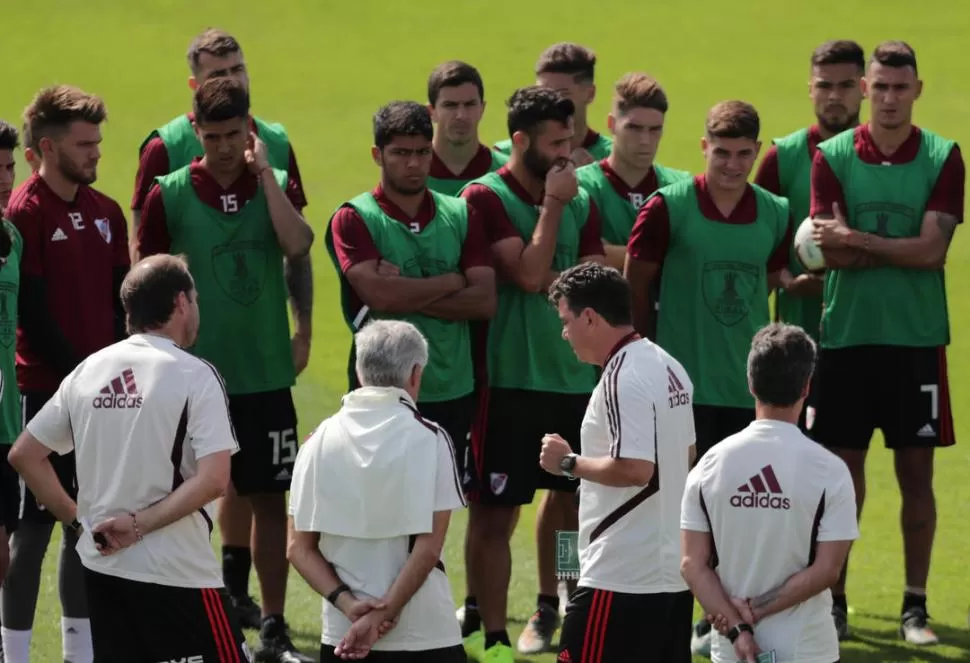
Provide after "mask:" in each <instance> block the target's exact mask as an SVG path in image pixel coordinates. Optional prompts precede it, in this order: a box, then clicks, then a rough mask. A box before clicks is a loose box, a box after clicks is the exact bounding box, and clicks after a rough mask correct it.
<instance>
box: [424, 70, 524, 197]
mask: <svg viewBox="0 0 970 663" xmlns="http://www.w3.org/2000/svg"><path fill="white" fill-rule="evenodd" d="M428 110H429V111H431V119H432V120H433V121H434V123H435V124H436V125H438V129H437V131H435V132H434V139H433V140H432V146H433V148H434V150H433V152H432V154H431V172H430V174H429V175H428V188H429V189H431V190H432V191H437V192H438V193H443V194H445V195H446V196H453V195H455V194H457V193H458V192H459V191H460V190H461V188H462V187H463V186H465V184H467V183H468V182H470V181H471V180H473V179H475V178H477V177H481V176H482V175H484V174H485V173H490V172H492V171H494V170H498V169H499V168H500V167H501V166H502V165H504V164H505V162H506V161H508V157H507V156H506V155H504V154H501V153H499V152H496V151H495V150H490V149H489V148H488V147H486V146H485V145H482V143H481V142H480V141H479V138H478V124H479V123H480V122H481V121H482V114H483V113H484V112H485V85H484V84H483V83H482V75H481V74H480V73H479V72H478V70H477V69H475V67H473V66H471V65H470V64H467V63H465V62H459V61H457V60H451V61H449V62H445V63H443V64H440V65H438V66H437V67H436V68H435V70H434V71H432V72H431V76H429V77H428Z"/></svg>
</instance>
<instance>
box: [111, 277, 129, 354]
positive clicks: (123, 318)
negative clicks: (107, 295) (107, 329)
mask: <svg viewBox="0 0 970 663" xmlns="http://www.w3.org/2000/svg"><path fill="white" fill-rule="evenodd" d="M126 276H128V266H127V265H124V266H118V267H115V268H114V273H113V274H112V292H111V303H112V307H113V310H114V328H115V340H118V341H120V340H123V339H125V338H127V337H128V325H127V317H128V316H127V314H126V313H125V307H124V306H123V305H122V303H121V284H122V283H124V280H125V277H126Z"/></svg>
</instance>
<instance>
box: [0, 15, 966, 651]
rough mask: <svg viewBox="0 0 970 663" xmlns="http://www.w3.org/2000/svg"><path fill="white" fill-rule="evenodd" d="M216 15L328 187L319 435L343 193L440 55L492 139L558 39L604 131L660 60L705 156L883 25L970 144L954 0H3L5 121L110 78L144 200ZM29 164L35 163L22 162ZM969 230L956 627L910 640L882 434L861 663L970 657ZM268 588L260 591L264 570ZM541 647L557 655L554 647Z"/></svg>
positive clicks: (527, 550)
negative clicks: (712, 124) (736, 118)
mask: <svg viewBox="0 0 970 663" xmlns="http://www.w3.org/2000/svg"><path fill="white" fill-rule="evenodd" d="M210 25H215V26H220V27H223V28H225V29H227V30H229V31H230V32H232V33H234V34H235V35H236V36H237V37H238V38H239V39H240V41H241V43H242V44H243V47H244V49H245V53H246V57H247V62H248V65H249V68H250V75H251V78H252V90H253V99H254V109H255V111H256V112H257V113H258V114H259V115H261V116H263V117H265V118H268V119H272V120H275V121H280V122H283V123H284V124H285V125H286V127H287V129H288V130H289V132H290V135H291V137H292V140H293V143H294V145H295V148H296V152H297V156H298V158H299V162H300V167H301V170H302V172H303V177H304V184H305V187H306V190H307V198H308V199H309V201H310V206H309V208H308V209H307V210H306V214H307V218H308V219H309V220H310V221H311V222H312V223H313V224H314V226H315V228H316V229H317V237H318V241H317V244H316V246H315V247H314V251H313V255H314V259H315V261H316V306H315V318H314V327H315V329H314V342H313V352H312V357H311V362H310V366H309V368H308V369H307V371H306V372H305V373H304V374H303V375H302V376H301V377H300V380H299V384H298V385H297V388H296V400H297V405H298V408H299V413H300V421H301V429H302V432H303V433H305V432H307V431H308V430H309V428H310V427H311V426H313V425H314V424H315V423H316V422H317V421H319V420H320V419H321V418H323V417H325V416H326V415H327V414H329V413H330V412H332V411H333V409H334V408H335V407H336V405H337V403H338V399H339V395H340V393H341V391H342V389H343V387H344V375H345V373H344V367H345V365H346V364H345V361H346V352H347V344H348V338H349V337H348V334H347V332H346V330H345V328H344V325H343V321H342V319H341V316H340V315H339V312H338V308H337V301H338V300H337V289H336V287H335V278H334V274H333V270H332V268H331V266H330V263H329V261H328V259H327V257H326V252H325V250H324V248H323V242H322V237H323V229H324V227H325V224H326V222H327V219H328V218H329V216H330V213H331V211H332V209H333V208H334V207H335V206H336V205H338V204H339V203H340V202H342V201H344V200H347V199H349V198H350V197H352V196H354V195H355V194H357V193H359V192H360V191H362V190H366V189H369V188H371V187H372V186H373V184H374V182H375V179H376V177H377V169H376V168H375V166H374V165H373V163H372V162H371V160H370V156H369V152H368V148H369V146H370V144H371V137H370V118H371V115H372V113H373V112H374V110H375V109H376V108H377V107H378V106H379V105H380V104H382V103H384V102H386V101H388V100H391V99H401V98H410V99H416V100H418V101H422V102H423V101H425V99H426V97H425V94H426V93H425V85H426V80H427V75H428V73H429V72H430V70H431V69H432V68H433V67H434V66H435V65H436V64H438V63H439V62H441V61H443V60H446V59H452V58H460V59H464V60H467V61H468V62H471V63H472V64H474V65H475V66H477V67H478V68H479V69H480V70H481V71H482V74H483V76H484V78H485V84H486V99H487V100H488V102H489V107H488V110H487V112H486V114H485V119H484V122H483V125H482V136H483V138H484V139H485V140H486V141H488V142H492V141H495V140H499V139H501V138H505V137H507V136H506V135H505V132H504V130H503V125H504V105H503V102H504V99H505V98H506V97H507V96H508V94H509V93H510V92H511V91H512V89H513V88H515V87H517V86H520V85H524V84H529V83H531V82H532V81H533V75H532V72H533V65H534V62H535V59H536V56H537V55H538V53H539V51H540V50H541V49H542V48H544V47H545V46H547V45H549V44H551V43H553V42H556V41H562V40H575V41H579V42H581V43H584V44H586V45H588V46H590V47H592V48H594V49H595V50H596V52H597V54H598V56H599V62H598V67H597V81H598V83H599V87H600V95H599V98H598V99H597V101H596V103H595V105H594V107H593V109H592V111H591V123H592V125H593V126H594V127H595V128H599V129H603V128H605V116H606V112H607V109H608V103H609V97H610V88H611V85H612V82H613V81H614V80H615V79H616V78H618V77H619V76H620V75H621V74H623V73H625V72H627V71H632V70H643V71H647V72H649V73H651V74H653V75H654V76H656V77H657V78H658V79H659V80H660V81H661V83H662V84H663V85H664V87H665V88H666V90H667V93H668V95H669V98H670V101H671V111H670V113H668V118H667V130H666V136H665V137H664V141H663V145H662V148H661V153H660V160H661V161H662V162H663V163H665V164H667V165H670V166H674V167H679V168H688V169H698V168H699V167H700V165H701V154H700V149H699V138H700V136H701V133H702V131H703V121H704V115H705V113H706V111H707V109H708V108H709V107H710V106H711V105H713V104H714V103H716V102H717V101H720V100H723V99H729V98H741V99H745V100H747V101H750V102H752V103H753V104H754V105H755V106H756V107H757V108H758V110H759V111H760V113H761V119H762V125H763V132H764V139H765V141H766V142H767V140H768V139H770V138H771V137H772V136H779V135H784V134H785V133H788V132H790V131H792V130H794V129H797V128H799V127H801V126H804V125H806V124H808V123H809V122H811V121H812V120H813V117H812V114H811V107H810V104H809V100H808V98H807V86H806V81H807V74H808V57H809V54H810V52H811V50H812V49H813V48H814V47H815V46H816V45H818V44H819V43H821V42H822V41H824V40H826V39H831V38H852V39H856V40H858V41H859V42H860V43H862V44H863V46H864V47H865V48H866V50H867V51H869V50H871V48H872V47H873V46H874V45H875V44H876V43H877V42H878V41H881V40H884V39H904V40H907V41H908V42H909V43H910V44H912V45H913V46H914V48H915V49H916V51H917V53H918V57H919V64H920V75H921V77H922V78H923V80H924V81H925V83H926V84H925V88H924V94H923V99H922V100H920V101H919V102H918V106H917V108H918V110H917V114H916V119H917V122H918V123H920V124H925V125H926V126H927V127H930V128H932V129H934V130H936V131H937V132H939V133H941V134H943V135H944V136H947V137H949V138H953V139H956V140H958V141H959V142H961V143H962V144H963V145H964V146H966V145H968V144H970V140H967V139H970V129H968V125H967V123H966V118H967V116H968V114H970V101H968V97H967V96H966V86H965V81H966V79H967V73H968V70H967V65H966V57H965V53H966V50H965V43H966V35H967V34H970V6H964V5H962V4H960V3H954V2H946V1H945V0H923V2H921V3H918V4H916V3H911V2H904V1H903V0H885V1H884V2H882V3H879V5H878V7H874V6H872V5H869V4H866V3H863V2H862V1H861V0H843V1H842V2H839V3H836V4H834V5H825V6H824V7H823V6H819V5H817V4H816V5H808V4H804V3H786V2H767V0H736V1H735V2H733V3H723V2H715V1H714V0H694V2H690V3H682V2H672V1H666V2H650V3H644V2H632V1H631V0H599V1H591V0H586V1H585V2H579V1H578V0H559V1H557V2H551V0H537V1H536V2H532V3H522V2H514V1H513V0H491V1H490V2H482V1H481V0H477V1H476V0H451V1H450V2H446V1H444V0H423V1H422V2H410V3H403V2H391V1H390V0H371V1H370V2H363V3H361V2H356V3H354V2H352V3H346V4H343V3H332V2H315V1H313V0H291V2H287V3H275V2H273V3H267V2H264V3H255V2H253V3H245V4H243V3H239V2H227V1H226V0H202V1H200V2H186V1H185V0H143V1H141V2H137V3H136V2H131V3H127V2H118V1H116V0H115V1H112V0H90V1H89V2H85V3H73V4H65V3H55V4H53V5H51V7H49V8H46V9H45V10H44V11H40V10H39V8H38V7H37V6H36V4H34V3H28V2H26V1H25V0H17V1H14V2H10V3H7V5H5V6H4V26H5V28H6V29H5V30H4V37H3V46H4V48H3V53H4V58H3V61H4V63H5V65H6V67H5V76H4V83H3V94H2V95H0V117H3V118H6V119H8V120H18V119H19V116H20V113H21V111H22V109H23V107H24V106H25V105H26V104H27V103H28V101H29V100H30V98H31V96H32V95H33V94H34V92H35V91H36V90H37V89H39V88H40V87H41V86H43V85H48V84H51V83H55V82H62V83H72V84H76V85H79V86H81V87H83V88H85V89H87V90H89V91H92V92H96V93H98V94H100V95H102V96H103V97H104V98H105V100H106V102H107V105H108V109H109V116H110V117H109V122H108V124H107V125H106V126H105V127H104V137H105V142H104V145H103V152H104V158H103V160H102V162H101V169H100V179H99V181H98V184H97V186H98V187H99V188H100V189H101V190H102V191H105V192H106V193H108V194H110V195H112V196H113V197H115V198H116V199H117V200H118V201H119V202H120V203H121V204H122V206H123V207H124V208H127V207H128V202H129V200H130V198H131V194H132V184H133V181H134V174H135V168H136V165H137V151H138V146H139V145H140V143H141V141H142V139H143V138H144V137H145V135H146V134H147V133H148V132H149V131H150V130H151V129H152V128H153V127H156V126H159V125H161V124H162V123H164V122H166V121H167V120H169V119H171V118H172V117H173V116H175V115H176V114H178V113H182V112H185V111H187V110H188V109H189V106H190V93H189V90H188V88H187V87H186V78H187V76H188V72H187V68H186V64H185V59H184V54H185V51H186V48H187V46H188V43H189V41H190V40H191V38H192V37H193V36H194V35H195V34H196V33H198V32H199V31H200V30H201V29H202V28H204V27H206V26H210ZM864 112H865V111H864ZM26 174H27V168H26V166H22V167H21V169H20V176H21V178H23V177H25V176H26ZM966 232H967V231H966V230H962V231H961V232H958V233H957V237H956V239H955V241H954V244H953V247H952V249H951V251H950V259H949V264H948V270H947V275H948V280H949V287H950V313H951V320H952V327H953V330H954V334H953V335H954V342H953V345H952V346H951V350H950V375H951V378H952V380H953V384H952V394H953V404H954V408H955V411H956V413H957V418H956V419H957V420H956V426H957V435H958V437H959V438H961V441H960V443H959V444H958V446H956V447H955V448H951V449H948V450H945V451H943V452H941V453H940V454H939V461H938V463H937V474H936V486H937V496H938V509H939V525H938V530H937V543H936V549H935V555H934V560H933V571H932V575H931V577H930V583H929V609H930V612H931V614H932V615H933V618H934V621H933V626H934V628H936V630H937V632H938V634H939V635H940V638H941V640H942V642H943V643H944V644H943V645H941V646H940V647H937V648H933V649H931V650H917V649H915V648H911V647H908V646H905V645H903V644H902V643H901V642H900V641H899V639H898V637H897V636H896V628H897V616H898V614H899V607H900V601H901V595H902V586H903V577H902V568H903V567H902V544H901V539H900V534H899V526H898V510H899V497H898V491H897V488H896V485H895V480H894V478H893V474H892V463H891V457H890V455H889V454H888V453H887V452H886V451H885V450H884V449H883V448H882V445H881V442H880V441H878V440H877V441H876V442H875V444H874V447H873V453H872V454H871V459H870V464H869V484H868V502H867V505H866V510H865V515H864V518H863V522H862V539H861V541H860V542H859V544H858V545H857V546H856V548H855V553H854V555H853V557H852V567H851V576H850V580H849V601H850V604H851V606H852V608H854V615H852V617H851V626H852V629H853V631H854V634H855V637H854V638H853V639H852V640H850V641H849V642H847V643H845V645H844V647H843V651H842V660H843V661H844V662H846V663H877V662H879V663H883V662H889V661H927V662H934V663H935V662H940V661H958V660H963V661H965V660H968V659H970V633H968V627H967V609H968V605H970V572H968V571H967V564H966V560H967V550H968V548H970V534H968V533H967V529H966V523H967V516H966V514H967V508H968V506H970V484H968V482H967V481H966V478H965V476H964V472H966V471H967V469H968V467H970V451H968V449H970V439H968V437H967V436H968V434H970V426H968V419H967V418H966V417H964V416H963V411H962V405H961V404H962V403H965V402H966V399H967V397H968V381H970V343H968V342H967V338H968V335H967V331H966V330H967V329H968V326H970V312H968V309H967V304H966V298H965V296H964V295H963V294H962V293H964V292H966V290H967V288H968V286H970V267H968V258H970V240H968V239H967V238H966V237H965V236H964V235H965V233H966ZM464 523H465V516H464V514H459V515H458V516H457V517H456V518H455V519H454V521H453V525H452V531H451V534H450V536H449V540H448V549H447V556H448V559H447V563H448V566H449V568H451V569H455V570H456V571H454V572H452V576H451V579H452V585H453V588H454V590H455V596H456V599H458V600H460V599H461V596H462V594H463V590H464V587H463V579H462V576H461V572H460V571H458V570H459V569H461V568H462V562H461V541H462V536H463V530H464ZM533 523H534V512H533V510H532V509H525V510H523V517H522V522H521V524H520V526H519V528H518V531H517V533H516V537H515V541H514V572H513V579H512V587H511V590H510V593H511V596H510V603H509V610H510V615H511V619H512V624H511V627H512V629H513V634H512V635H513V642H514V639H515V637H517V635H518V630H519V629H521V626H522V624H523V623H524V621H525V620H526V619H527V618H528V616H529V614H530V613H531V612H532V610H533V605H534V600H535V592H536V587H535V549H534V544H533V541H532V536H533V534H532V532H533ZM215 543H216V544H217V543H218V542H215ZM51 551H52V552H51V553H50V554H49V555H48V559H47V562H46V564H45V567H44V574H45V577H44V583H43V587H42V592H41V597H40V602H39V605H38V608H37V617H36V621H35V627H34V645H33V660H35V661H39V662H48V661H55V660H61V659H60V651H61V649H60V622H59V617H60V608H59V605H58V600H57V583H56V574H55V567H56V556H57V555H56V548H55V547H54V544H52V548H51ZM253 593H254V594H258V593H257V592H256V586H255V580H254V581H253ZM287 618H288V620H289V621H290V624H291V626H292V630H293V635H294V637H295V639H296V640H297V642H298V644H299V645H300V646H301V647H302V648H303V649H304V651H307V652H316V651H317V649H318V648H319V645H318V643H319V634H320V599H319V598H318V597H317V596H315V595H314V594H313V593H312V592H311V591H310V590H309V589H308V588H307V586H306V584H305V583H304V582H303V580H302V579H301V578H300V577H299V576H298V575H297V574H295V573H294V574H292V575H291V581H290V592H289V601H288V605H287ZM159 628H164V624H159ZM173 637H175V636H174V634H173ZM251 641H252V640H251ZM523 660H534V661H543V662H545V663H550V662H551V661H553V660H554V656H552V655H544V656H540V657H536V658H533V659H525V658H524V659H523ZM698 660H700V659H698Z"/></svg>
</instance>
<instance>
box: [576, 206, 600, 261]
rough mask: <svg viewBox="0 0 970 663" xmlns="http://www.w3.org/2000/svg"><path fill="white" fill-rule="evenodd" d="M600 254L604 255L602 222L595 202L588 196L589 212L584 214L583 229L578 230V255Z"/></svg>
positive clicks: (582, 256) (581, 256)
mask: <svg viewBox="0 0 970 663" xmlns="http://www.w3.org/2000/svg"><path fill="white" fill-rule="evenodd" d="M602 255H606V249H604V248H603V223H602V222H601V221H600V212H599V210H598V209H597V208H596V203H594V202H593V199H592V198H590V200H589V214H587V215H586V223H584V224H583V229H582V230H581V231H579V257H580V258H585V257H586V256H602Z"/></svg>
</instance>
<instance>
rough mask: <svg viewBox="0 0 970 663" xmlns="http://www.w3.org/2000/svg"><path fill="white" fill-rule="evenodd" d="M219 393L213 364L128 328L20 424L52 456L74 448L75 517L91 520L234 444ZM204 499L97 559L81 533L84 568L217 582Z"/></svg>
mask: <svg viewBox="0 0 970 663" xmlns="http://www.w3.org/2000/svg"><path fill="white" fill-rule="evenodd" d="M227 403H228V399H227V397H226V390H225V387H224V385H223V383H222V378H221V377H220V376H219V374H218V372H217V371H216V370H215V368H213V367H212V365H211V364H209V363H208V362H205V361H203V360H202V359H199V358H197V357H195V356H193V355H191V354H189V353H187V352H185V351H184V350H182V349H181V348H179V347H178V346H177V345H175V343H174V342H173V341H172V340H171V339H168V338H166V337H162V336H157V335H151V334H136V335H134V336H132V337H130V338H128V339H126V340H124V341H121V342H119V343H115V344H114V345H111V346H109V347H107V348H104V349H103V350H100V351H98V352H96V353H94V354H93V355H91V356H90V357H88V358H87V359H85V360H84V361H83V362H81V364H80V365H78V366H77V368H75V369H74V371H72V372H71V374H70V375H68V376H67V377H66V378H64V381H63V382H61V385H60V388H59V389H58V390H57V393H56V394H54V397H53V398H51V399H50V400H49V401H48V402H47V404H46V405H44V407H43V408H42V409H41V411H40V412H38V413H37V415H36V416H35V417H34V418H33V419H31V420H30V422H29V423H28V424H27V430H28V431H30V434H31V435H33V436H34V437H36V438H37V439H38V440H39V441H40V442H41V443H42V444H44V445H45V446H47V447H49V448H50V449H52V450H53V451H56V452H57V453H58V454H61V455H63V454H66V453H68V452H70V451H71V450H74V451H75V452H76V458H77V482H78V499H77V506H78V518H82V517H84V518H86V519H87V521H88V522H89V523H90V524H91V526H92V527H93V526H96V525H97V524H98V523H99V522H101V521H104V520H106V519H108V518H110V517H112V516H117V515H121V514H124V513H126V512H128V511H138V510H140V509H144V508H145V507H148V506H151V505H152V504H154V503H155V502H158V501H160V500H162V499H164V498H165V497H167V496H168V495H170V494H171V493H172V492H173V491H174V490H175V489H176V488H177V487H178V486H179V485H181V484H182V483H183V482H184V481H185V480H187V479H189V478H190V477H192V476H194V475H195V474H196V472H197V469H198V461H199V459H200V458H203V457H205V456H207V455H209V454H212V453H216V452H218V451H231V452H233V453H235V451H236V450H237V449H238V446H237V444H236V438H235V435H234V433H233V430H232V425H231V424H230V422H229V411H228V405H227ZM211 531H212V512H211V508H210V506H207V507H205V508H204V509H201V510H199V511H197V512H195V513H193V514H192V515H190V516H188V517H186V518H183V519H182V520H179V521H176V522H174V523H172V524H171V525H169V526H168V527H164V528H162V529H160V530H156V531H154V532H151V533H150V534H147V535H145V538H144V540H142V541H140V542H139V543H136V544H135V545H133V546H131V547H129V548H125V549H124V550H122V551H120V552H118V553H116V554H114V555H109V556H107V557H102V556H101V554H100V553H98V551H97V549H96V548H95V545H94V540H93V539H92V538H91V534H90V533H89V532H85V533H84V534H83V535H82V536H81V539H80V541H79V542H78V546H77V550H78V554H79V555H80V557H81V562H82V563H83V564H84V566H85V567H87V568H89V569H91V570H92V571H96V572H98V573H103V574H105V575H110V576H117V577H120V578H125V579H128V580H135V581H138V582H151V583H157V584H159V585H168V586H173V587H192V588H203V587H205V588H217V587H222V586H223V582H222V569H221V568H220V563H219V561H218V560H217V559H216V556H215V553H214V552H213V550H212V545H211V544H210V542H209V535H210V533H211Z"/></svg>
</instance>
